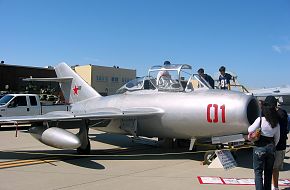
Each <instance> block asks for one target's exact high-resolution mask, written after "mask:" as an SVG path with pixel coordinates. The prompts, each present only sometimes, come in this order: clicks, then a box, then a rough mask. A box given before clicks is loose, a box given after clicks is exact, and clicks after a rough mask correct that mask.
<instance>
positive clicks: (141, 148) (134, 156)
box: [0, 133, 290, 171]
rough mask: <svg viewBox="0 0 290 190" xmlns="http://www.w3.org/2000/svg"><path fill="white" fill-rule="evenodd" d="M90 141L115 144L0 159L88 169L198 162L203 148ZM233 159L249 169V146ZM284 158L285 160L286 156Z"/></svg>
mask: <svg viewBox="0 0 290 190" xmlns="http://www.w3.org/2000/svg"><path fill="white" fill-rule="evenodd" d="M89 136H90V140H91V142H92V141H98V142H102V143H105V144H110V145H114V146H118V147H120V148H113V149H101V148H102V147H100V149H92V150H91V154H90V155H77V153H76V151H75V150H33V151H32V150H28V151H26V150H20V151H0V158H1V159H0V161H1V160H28V159H40V160H41V159H52V157H53V159H54V160H55V161H63V162H67V163H70V164H72V165H76V166H79V167H84V168H89V169H105V167H104V166H103V165H101V164H98V163H97V162H96V161H97V160H168V159H170V160H172V159H173V160H174V159H190V160H195V161H200V162H202V161H203V160H204V153H205V151H207V150H209V149H206V148H203V147H201V148H199V147H197V150H196V152H194V151H188V149H187V148H177V147H170V148H162V147H154V146H149V145H144V144H139V143H134V142H132V139H131V138H130V137H128V136H125V135H115V134H108V133H102V134H99V133H97V134H94V133H93V134H92V133H90V135H89ZM234 155H235V159H236V162H237V164H238V167H240V168H249V169H252V163H253V160H252V149H251V148H247V149H240V150H237V151H235V152H234ZM285 159H289V157H286V158H285ZM0 164H1V162H0ZM289 170H290V164H288V163H284V170H283V171H289Z"/></svg>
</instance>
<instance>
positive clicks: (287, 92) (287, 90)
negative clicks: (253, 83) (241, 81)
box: [250, 87, 290, 97]
mask: <svg viewBox="0 0 290 190" xmlns="http://www.w3.org/2000/svg"><path fill="white" fill-rule="evenodd" d="M250 92H251V93H252V94H253V95H254V96H256V97H266V96H276V97H277V96H290V87H276V88H264V89H257V90H251V91H250Z"/></svg>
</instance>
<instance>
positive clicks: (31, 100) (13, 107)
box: [0, 94, 70, 117]
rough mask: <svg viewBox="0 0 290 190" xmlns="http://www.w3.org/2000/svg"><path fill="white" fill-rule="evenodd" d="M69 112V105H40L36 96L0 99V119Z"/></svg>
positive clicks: (15, 96) (8, 96) (10, 96)
mask: <svg viewBox="0 0 290 190" xmlns="http://www.w3.org/2000/svg"><path fill="white" fill-rule="evenodd" d="M69 110H70V105H64V104H53V105H42V104H41V102H40V100H39V96H38V95H36V94H7V95H5V96H3V97H2V98H1V99H0V117H10V116H27V115H41V114H46V113H48V112H52V111H69Z"/></svg>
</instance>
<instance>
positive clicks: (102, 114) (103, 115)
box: [0, 108, 163, 123]
mask: <svg viewBox="0 0 290 190" xmlns="http://www.w3.org/2000/svg"><path fill="white" fill-rule="evenodd" d="M162 113H163V110H161V109H158V108H128V109H124V110H120V109H117V108H104V109H99V110H98V111H97V112H92V113H85V114H74V113H73V112H68V111H53V112H49V113H47V114H44V115H35V116H14V117H1V118H0V123H35V122H44V121H73V120H82V119H91V120H94V119H114V118H120V119H122V118H128V117H148V116H153V115H158V114H162Z"/></svg>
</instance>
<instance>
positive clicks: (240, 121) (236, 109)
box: [72, 89, 259, 139]
mask: <svg viewBox="0 0 290 190" xmlns="http://www.w3.org/2000/svg"><path fill="white" fill-rule="evenodd" d="M107 107H111V108H118V109H121V110H124V109H126V108H140V107H142V108H146V107H150V108H158V109H160V110H162V111H163V113H162V114H160V115H156V116H150V117H145V118H137V131H136V132H137V135H138V136H146V137H162V138H182V139H190V138H200V137H211V136H219V135H230V134H237V133H245V132H246V131H247V128H248V126H249V125H250V124H251V123H253V121H254V120H255V119H256V118H257V117H258V115H259V107H258V103H257V101H256V99H255V98H254V97H253V96H250V95H245V94H243V93H240V92H232V91H225V90H213V89H209V90H195V91H193V92H189V93H185V92H160V91H155V90H141V91H136V92H126V93H124V94H118V95H113V96H108V97H97V98H92V99H89V100H85V101H82V102H80V103H76V104H74V105H73V106H72V111H73V112H74V113H80V114H81V113H90V112H91V113H93V112H95V111H96V110H98V109H100V108H107ZM133 119H134V118H133ZM121 123H122V119H114V120H111V122H110V124H109V125H108V126H107V127H100V128H98V127H95V128H94V129H97V130H101V131H105V132H110V133H120V134H126V131H124V130H122V129H121V127H120V126H121Z"/></svg>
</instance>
